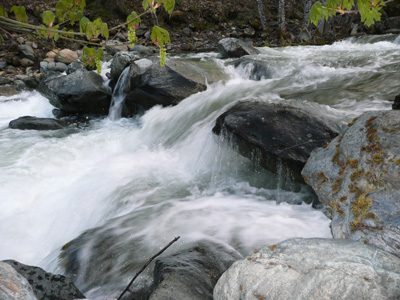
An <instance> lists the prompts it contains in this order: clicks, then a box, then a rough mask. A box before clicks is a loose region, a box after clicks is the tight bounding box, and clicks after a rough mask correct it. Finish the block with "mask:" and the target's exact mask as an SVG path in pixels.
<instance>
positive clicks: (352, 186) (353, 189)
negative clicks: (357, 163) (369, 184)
mask: <svg viewBox="0 0 400 300" xmlns="http://www.w3.org/2000/svg"><path fill="white" fill-rule="evenodd" d="M349 190H350V193H353V194H355V195H356V197H359V196H360V195H361V194H362V190H361V189H360V188H359V187H358V186H357V185H356V184H355V183H354V184H350V185H349Z"/></svg>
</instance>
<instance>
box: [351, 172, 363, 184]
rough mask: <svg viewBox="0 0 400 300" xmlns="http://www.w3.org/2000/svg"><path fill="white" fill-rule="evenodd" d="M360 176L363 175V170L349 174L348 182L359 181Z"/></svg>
mask: <svg viewBox="0 0 400 300" xmlns="http://www.w3.org/2000/svg"><path fill="white" fill-rule="evenodd" d="M362 175H364V170H358V171H356V172H354V173H351V174H350V180H351V181H355V180H357V179H360V178H361V176H362Z"/></svg>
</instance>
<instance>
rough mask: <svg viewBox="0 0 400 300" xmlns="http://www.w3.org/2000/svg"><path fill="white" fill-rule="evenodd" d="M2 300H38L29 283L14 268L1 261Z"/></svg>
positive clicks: (0, 289) (0, 286)
mask: <svg viewBox="0 0 400 300" xmlns="http://www.w3.org/2000/svg"><path fill="white" fill-rule="evenodd" d="M0 299H1V300H38V299H37V298H36V296H35V295H34V293H33V290H32V287H31V286H30V284H29V282H28V281H27V280H26V279H25V278H24V277H23V276H21V275H20V274H18V272H17V271H15V269H14V268H13V267H11V266H10V265H9V264H7V263H5V262H1V261H0Z"/></svg>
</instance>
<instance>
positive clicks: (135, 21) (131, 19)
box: [126, 11, 140, 27]
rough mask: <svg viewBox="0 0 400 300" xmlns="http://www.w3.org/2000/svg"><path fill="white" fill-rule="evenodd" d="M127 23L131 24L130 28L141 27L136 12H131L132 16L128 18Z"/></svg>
mask: <svg viewBox="0 0 400 300" xmlns="http://www.w3.org/2000/svg"><path fill="white" fill-rule="evenodd" d="M126 21H127V22H129V24H128V25H129V26H134V27H136V26H139V24H140V18H139V17H138V15H137V13H136V12H134V11H133V12H131V14H130V15H129V16H128V17H127V18H126Z"/></svg>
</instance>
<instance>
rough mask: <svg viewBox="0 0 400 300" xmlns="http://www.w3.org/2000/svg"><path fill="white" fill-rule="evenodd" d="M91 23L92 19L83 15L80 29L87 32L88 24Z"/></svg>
mask: <svg viewBox="0 0 400 300" xmlns="http://www.w3.org/2000/svg"><path fill="white" fill-rule="evenodd" d="M89 23H90V20H89V19H88V18H86V17H83V18H82V19H81V20H80V21H79V30H80V32H81V33H82V32H86V27H87V25H88V24H89Z"/></svg>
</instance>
